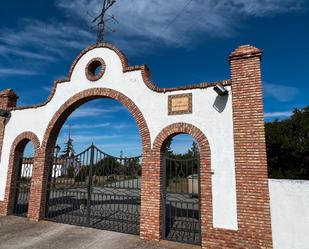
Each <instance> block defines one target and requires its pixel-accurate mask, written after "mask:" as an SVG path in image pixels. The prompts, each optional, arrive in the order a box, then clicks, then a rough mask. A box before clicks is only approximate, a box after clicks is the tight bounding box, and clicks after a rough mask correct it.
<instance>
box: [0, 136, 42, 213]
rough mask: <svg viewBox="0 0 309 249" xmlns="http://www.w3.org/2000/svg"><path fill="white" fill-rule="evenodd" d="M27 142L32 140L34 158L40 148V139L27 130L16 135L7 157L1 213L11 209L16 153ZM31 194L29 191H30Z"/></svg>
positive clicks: (20, 151)
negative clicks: (7, 163)
mask: <svg viewBox="0 0 309 249" xmlns="http://www.w3.org/2000/svg"><path fill="white" fill-rule="evenodd" d="M28 142H32V143H33V145H34V152H35V154H34V158H36V157H37V156H38V155H39V150H40V141H39V139H38V137H37V136H36V135H35V134H34V133H32V132H30V131H28V132H23V133H21V134H20V135H19V136H17V137H16V138H15V140H14V142H13V143H12V146H11V149H10V157H9V165H8V171H7V177H6V187H5V196H4V200H3V202H2V203H0V214H1V215H9V214H11V213H12V211H13V205H14V179H16V177H17V175H16V174H17V169H16V160H17V156H16V155H17V153H23V151H24V149H25V147H26V145H27V143H28ZM35 168H36V166H35V163H34V165H33V170H32V173H33V172H34V171H35ZM32 182H33V178H32V180H31V184H32ZM30 195H31V193H30Z"/></svg>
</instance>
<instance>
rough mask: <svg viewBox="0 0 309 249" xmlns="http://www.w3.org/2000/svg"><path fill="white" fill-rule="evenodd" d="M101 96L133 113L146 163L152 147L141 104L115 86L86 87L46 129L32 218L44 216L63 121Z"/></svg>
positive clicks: (36, 175)
mask: <svg viewBox="0 0 309 249" xmlns="http://www.w3.org/2000/svg"><path fill="white" fill-rule="evenodd" d="M98 98H112V99H115V100H117V101H119V102H120V103H121V104H123V105H124V106H125V107H127V108H128V110H129V112H130V113H131V115H132V116H133V117H134V119H135V121H136V123H137V126H138V128H139V132H140V136H141V138H142V147H143V148H142V151H143V162H142V163H143V166H144V164H145V160H144V158H145V157H147V154H148V152H149V150H150V148H151V140H150V133H149V129H148V126H147V123H146V120H145V118H144V116H143V114H142V112H141V111H140V110H139V108H138V107H137V106H136V105H135V103H134V102H133V101H132V100H130V99H129V98H128V97H127V96H125V95H124V94H122V93H120V92H117V91H115V90H112V89H108V88H92V89H88V90H84V91H82V92H80V93H78V94H76V95H74V96H73V97H71V98H70V99H69V100H67V101H66V102H65V103H64V104H63V105H62V106H61V107H60V108H59V110H58V111H57V112H56V113H55V114H54V115H53V117H52V119H51V121H50V122H49V124H48V127H47V129H46V131H45V134H44V138H43V141H42V146H41V155H40V157H39V158H38V159H37V165H38V169H39V170H37V171H36V174H35V175H34V176H33V178H35V183H34V184H33V185H31V189H32V190H33V192H34V193H35V194H34V195H33V196H32V197H33V199H32V200H30V202H29V209H30V211H31V212H29V218H30V219H31V220H39V219H41V218H43V217H44V212H45V202H46V187H47V179H48V171H49V163H48V162H49V161H50V159H51V158H50V157H51V155H52V153H53V147H54V145H55V143H56V139H57V136H58V134H59V132H60V129H61V127H62V125H63V124H64V122H65V120H66V119H67V118H68V117H69V116H70V114H71V113H72V112H73V111H74V110H75V109H77V108H78V107H79V106H80V105H82V104H84V103H86V102H88V101H90V100H93V99H98Z"/></svg>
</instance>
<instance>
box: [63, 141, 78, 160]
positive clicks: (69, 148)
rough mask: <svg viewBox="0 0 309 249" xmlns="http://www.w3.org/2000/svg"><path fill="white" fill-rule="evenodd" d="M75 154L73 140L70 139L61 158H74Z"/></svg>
mask: <svg viewBox="0 0 309 249" xmlns="http://www.w3.org/2000/svg"><path fill="white" fill-rule="evenodd" d="M74 154H75V150H74V145H73V139H72V138H71V137H69V138H68V141H67V142H66V143H65V146H64V149H63V151H62V155H61V157H72V156H74Z"/></svg>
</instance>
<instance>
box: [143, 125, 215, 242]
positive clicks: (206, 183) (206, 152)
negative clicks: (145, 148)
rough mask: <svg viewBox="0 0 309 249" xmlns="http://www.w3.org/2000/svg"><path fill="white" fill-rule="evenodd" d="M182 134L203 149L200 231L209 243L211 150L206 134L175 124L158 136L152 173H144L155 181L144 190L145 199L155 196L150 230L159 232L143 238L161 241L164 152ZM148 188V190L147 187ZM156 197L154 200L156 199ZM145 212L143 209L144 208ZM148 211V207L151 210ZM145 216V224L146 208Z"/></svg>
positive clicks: (190, 126)
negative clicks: (189, 136)
mask: <svg viewBox="0 0 309 249" xmlns="http://www.w3.org/2000/svg"><path fill="white" fill-rule="evenodd" d="M179 134H188V135H191V136H192V137H193V138H194V139H195V140H196V141H197V143H198V144H199V148H200V191H201V195H200V196H201V200H200V203H201V207H200V208H201V209H200V213H201V218H200V220H201V231H202V241H206V236H207V232H208V231H209V229H211V227H212V194H211V193H212V191H211V167H210V165H211V154H210V146H209V143H208V140H207V138H206V136H205V135H204V134H203V132H202V131H201V130H200V129H198V128H197V127H195V126H194V125H191V124H188V123H175V124H171V125H169V126H167V127H165V128H164V129H163V130H162V131H161V132H160V133H159V135H157V137H156V139H155V140H154V143H153V147H152V150H151V158H149V160H150V162H149V163H150V164H151V165H152V166H151V171H150V172H148V171H147V172H145V174H147V175H148V177H147V179H152V180H151V181H147V183H145V189H144V192H143V193H142V195H144V196H148V195H152V196H153V202H152V207H151V208H150V209H151V210H155V211H156V212H153V211H152V216H153V217H152V219H153V220H154V221H155V222H153V224H152V225H151V229H153V230H155V231H156V237H153V233H152V235H150V234H147V233H145V234H143V236H142V238H145V239H156V240H159V239H160V238H161V230H162V226H161V225H162V224H160V223H161V218H162V208H163V205H162V198H161V195H162V186H163V177H162V175H163V168H162V163H161V162H162V148H163V147H164V145H165V143H166V142H167V141H168V140H169V139H170V138H171V137H174V136H176V135H179ZM146 184H147V186H146ZM154 195H155V196H154ZM142 208H143V207H142ZM148 209H149V207H148ZM143 215H145V218H144V219H145V220H146V218H147V217H148V218H149V216H151V214H148V213H147V208H145V209H144V212H142V219H143ZM142 224H143V225H144V226H145V227H144V229H145V231H146V230H147V229H150V226H149V224H147V223H146V222H145V223H142Z"/></svg>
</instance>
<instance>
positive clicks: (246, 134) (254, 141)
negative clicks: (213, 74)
mask: <svg viewBox="0 0 309 249" xmlns="http://www.w3.org/2000/svg"><path fill="white" fill-rule="evenodd" d="M261 55H262V51H261V50H259V49H258V48H255V47H252V46H249V45H246V46H240V47H239V48H237V49H236V50H235V51H234V52H233V53H232V54H231V55H230V57H229V60H230V65H231V83H232V101H233V125H234V146H235V164H236V188H237V211H238V212H237V213H238V225H239V235H240V237H242V238H241V239H242V240H243V241H244V242H245V243H246V244H247V246H248V248H272V232H271V219H270V200H269V188H268V173H267V160H266V146H265V131H264V114H263V98H262V80H261Z"/></svg>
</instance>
